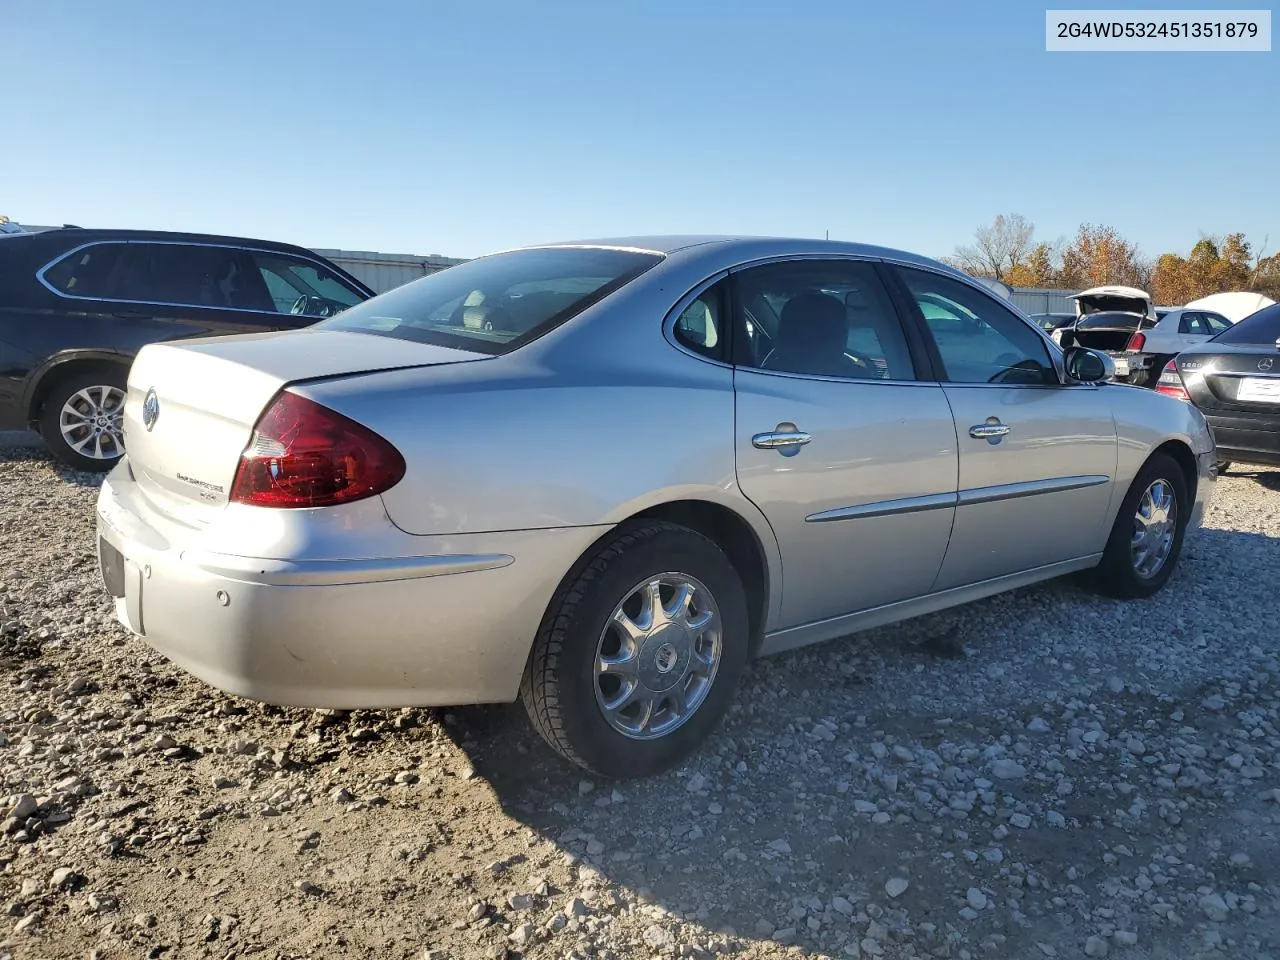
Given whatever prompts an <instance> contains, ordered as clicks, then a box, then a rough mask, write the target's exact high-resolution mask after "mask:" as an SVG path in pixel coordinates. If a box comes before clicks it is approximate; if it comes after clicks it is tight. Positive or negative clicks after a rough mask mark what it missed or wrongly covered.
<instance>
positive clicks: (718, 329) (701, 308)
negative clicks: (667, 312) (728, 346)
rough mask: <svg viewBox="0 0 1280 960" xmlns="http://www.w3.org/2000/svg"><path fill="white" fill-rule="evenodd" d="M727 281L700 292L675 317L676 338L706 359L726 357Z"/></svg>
mask: <svg viewBox="0 0 1280 960" xmlns="http://www.w3.org/2000/svg"><path fill="white" fill-rule="evenodd" d="M726 289H727V285H726V283H725V281H721V282H720V283H716V284H713V285H712V286H710V287H708V288H707V289H706V290H704V291H703V292H702V293H700V294H699V295H698V296H697V298H696V299H694V301H693V302H692V303H690V304H689V305H688V306H687V307H685V308H684V310H682V311H681V313H680V316H679V317H678V318H676V324H675V336H676V339H677V340H678V341H680V343H682V344H684V346H686V347H688V348H689V349H690V350H693V351H695V352H696V353H700V354H702V355H703V356H704V357H711V358H712V359H713V360H723V359H724V357H725V326H726V325H725V306H724V301H725V290H726Z"/></svg>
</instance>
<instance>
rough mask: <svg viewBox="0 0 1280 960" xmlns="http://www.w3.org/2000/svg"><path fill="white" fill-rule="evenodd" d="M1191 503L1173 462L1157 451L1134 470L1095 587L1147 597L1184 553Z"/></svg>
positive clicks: (1119, 594) (1129, 596) (1124, 595)
mask: <svg viewBox="0 0 1280 960" xmlns="http://www.w3.org/2000/svg"><path fill="white" fill-rule="evenodd" d="M1190 509H1191V504H1190V502H1189V497H1188V495H1187V482H1186V478H1185V477H1184V475H1183V473H1182V469H1181V468H1180V467H1179V466H1178V464H1177V462H1176V461H1175V460H1174V459H1173V458H1172V457H1169V456H1166V455H1165V454H1163V453H1157V454H1156V455H1154V456H1153V457H1152V458H1151V459H1150V460H1148V461H1147V462H1146V464H1145V465H1144V466H1143V468H1142V469H1141V470H1140V471H1138V476H1137V478H1136V479H1135V480H1134V481H1133V485H1132V486H1131V487H1130V488H1129V492H1128V493H1127V494H1126V495H1125V498H1124V502H1123V503H1122V504H1121V505H1120V512H1119V513H1118V514H1117V515H1116V522H1115V525H1114V526H1113V527H1112V529H1111V537H1110V538H1109V539H1108V541H1107V546H1106V550H1105V551H1104V552H1103V555H1102V562H1101V563H1100V564H1098V567H1097V568H1096V569H1095V570H1094V582H1095V583H1096V585H1097V587H1098V589H1099V590H1101V591H1102V592H1103V593H1106V594H1108V595H1109V596H1113V597H1120V598H1123V599H1132V598H1137V597H1149V596H1151V595H1152V594H1154V593H1156V592H1157V591H1158V590H1159V589H1160V588H1161V587H1163V586H1164V585H1165V583H1166V582H1168V580H1169V577H1171V576H1172V575H1173V571H1174V568H1175V567H1177V565H1178V558H1179V556H1180V555H1181V553H1182V537H1183V533H1184V532H1185V531H1186V527H1187V519H1188V515H1189V513H1190Z"/></svg>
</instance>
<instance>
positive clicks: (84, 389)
mask: <svg viewBox="0 0 1280 960" xmlns="http://www.w3.org/2000/svg"><path fill="white" fill-rule="evenodd" d="M127 379H128V373H127V371H125V370H124V369H123V368H113V367H96V368H94V369H92V370H85V371H83V372H80V373H71V374H68V375H67V376H65V377H63V378H62V379H60V380H58V381H57V382H56V383H55V384H54V385H53V386H52V387H51V388H50V389H49V391H48V393H46V394H45V398H44V404H43V406H42V407H41V409H40V435H41V436H42V437H43V438H44V442H45V444H46V446H48V448H49V451H50V452H51V453H52V454H53V455H54V456H55V457H57V458H58V459H59V460H61V461H62V462H63V463H65V464H67V465H68V466H70V467H74V468H75V469H77V470H90V471H97V472H102V471H105V470H110V469H111V468H112V467H113V466H115V464H116V462H117V461H118V460H119V459H120V457H121V456H123V455H124V429H123V419H124V398H125V383H126V381H127Z"/></svg>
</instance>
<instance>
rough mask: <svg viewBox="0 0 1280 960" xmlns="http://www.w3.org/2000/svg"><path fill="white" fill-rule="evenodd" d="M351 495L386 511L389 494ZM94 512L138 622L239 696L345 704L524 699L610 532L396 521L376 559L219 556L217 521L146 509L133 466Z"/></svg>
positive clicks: (172, 654)
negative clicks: (185, 522)
mask: <svg viewBox="0 0 1280 960" xmlns="http://www.w3.org/2000/svg"><path fill="white" fill-rule="evenodd" d="M347 506H348V507H352V508H356V507H359V510H358V511H357V510H352V516H353V517H356V516H357V515H358V516H359V518H360V519H361V520H367V519H369V518H376V516H377V515H378V514H381V516H382V518H383V520H385V511H383V510H382V507H381V504H380V503H379V502H377V501H376V500H375V501H366V502H364V506H360V505H359V504H350V505H347ZM325 509H334V510H341V509H344V508H325ZM280 513H290V514H294V516H290V517H288V518H283V519H282V518H280V516H279V514H280ZM307 513H312V514H313V515H314V514H315V513H316V512H315V511H279V512H276V513H275V514H274V515H273V516H271V517H267V516H266V515H265V514H264V517H263V521H264V522H272V523H289V524H299V523H306V522H307V518H306V517H305V516H302V515H304V514H307ZM97 525H98V535H99V547H100V549H99V560H100V568H101V572H102V575H103V579H104V582H105V583H106V584H107V586H108V589H109V590H110V591H111V592H112V594H113V596H114V597H115V603H116V615H117V617H118V619H119V620H120V621H121V623H123V624H124V625H125V626H126V627H128V628H129V629H130V630H131V631H132V632H133V633H135V634H137V635H138V636H140V637H142V638H143V639H144V640H145V641H146V642H147V643H148V644H150V645H151V646H152V647H154V648H155V649H156V650H158V651H159V652H160V653H162V654H163V655H164V656H166V657H167V658H169V659H170V660H172V661H173V662H174V663H176V664H177V665H178V666H180V667H182V668H183V669H185V670H187V671H188V672H190V673H192V674H194V675H195V676H196V677H199V678H200V679H202V680H204V681H206V682H207V683H210V684H212V685H213V686H215V687H218V688H219V689H222V690H224V691H226V692H228V693H233V694H236V695H239V696H243V697H248V698H250V699H254V700H261V701H265V702H268V703H274V704H280V705H287V706H303V707H329V708H342V709H354V708H362V707H365V708H386V707H401V706H445V705H452V704H464V703H486V702H501V701H510V700H513V699H515V697H516V695H517V692H518V689H519V683H520V676H521V673H522V672H523V670H524V665H525V660H526V658H527V656H528V652H529V648H530V645H531V643H532V641H533V636H534V633H535V632H536V631H537V629H538V625H539V623H540V621H541V619H542V616H543V613H544V612H545V610H546V608H547V605H548V603H549V602H550V599H551V595H552V593H553V592H554V590H555V588H556V586H557V585H558V583H559V581H560V579H561V577H562V576H563V574H564V573H565V571H567V570H568V569H569V567H570V566H571V565H572V564H573V562H574V561H575V560H576V559H577V558H578V556H579V555H580V554H581V553H582V552H583V551H584V550H585V549H586V548H587V547H588V546H589V545H590V543H591V542H592V541H593V540H595V539H596V538H597V537H598V536H599V535H600V533H601V530H600V529H599V528H594V527H588V528H567V529H557V530H537V531H517V532H508V533H494V534H470V535H457V536H433V537H420V536H419V537H415V536H411V535H408V534H404V533H403V532H401V531H399V530H397V529H396V528H395V527H394V525H392V524H391V523H390V521H389V520H388V521H385V528H383V529H380V530H379V531H378V532H377V535H378V536H379V537H381V538H382V539H383V542H384V549H382V550H380V551H377V552H375V553H372V554H366V558H365V559H346V558H342V557H341V556H340V555H339V556H338V557H311V556H308V557H301V558H298V559H280V558H276V559H261V558H254V557H245V556H237V555H234V554H229V553H225V552H218V553H213V552H209V551H207V550H204V549H202V546H203V545H204V544H205V543H207V542H208V541H209V540H210V539H211V538H210V537H209V535H208V534H207V532H206V531H197V530H191V529H188V528H179V527H177V526H176V525H175V524H173V523H172V522H170V521H168V520H167V518H165V517H163V516H160V515H158V514H156V513H155V512H154V511H153V510H151V509H150V508H149V507H148V505H147V501H146V500H145V498H144V497H143V496H142V495H141V494H140V493H139V491H138V489H137V484H136V483H135V482H134V481H133V480H132V477H131V475H130V474H129V472H128V467H127V463H126V464H125V465H124V466H122V467H117V469H116V470H115V471H114V472H113V473H112V474H111V475H110V477H108V478H107V480H106V481H105V482H104V484H103V486H102V491H101V493H100V495H99V500H98V518H97ZM293 538H296V531H295V533H294V534H293V537H291V538H290V539H293ZM282 539H285V538H282ZM369 543H370V541H369V537H368V535H367V531H366V535H365V536H363V537H362V538H361V544H362V547H363V549H364V550H365V551H367V550H368V547H369Z"/></svg>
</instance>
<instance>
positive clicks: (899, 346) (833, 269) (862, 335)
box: [734, 260, 915, 380]
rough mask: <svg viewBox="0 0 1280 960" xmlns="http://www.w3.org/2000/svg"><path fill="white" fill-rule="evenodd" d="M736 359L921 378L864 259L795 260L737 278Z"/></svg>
mask: <svg viewBox="0 0 1280 960" xmlns="http://www.w3.org/2000/svg"><path fill="white" fill-rule="evenodd" d="M735 283H736V284H737V294H738V295H737V298H736V307H735V316H734V343H735V349H734V353H735V358H734V359H735V362H737V363H738V364H740V365H742V366H748V367H755V368H757V369H760V370H770V371H775V372H777V373H799V374H807V375H810V376H822V377H840V378H843V379H852V380H914V379H915V367H914V365H913V363H912V360H911V352H910V350H909V348H908V347H907V338H906V335H905V333H904V332H903V329H902V324H901V323H900V321H899V320H898V316H897V314H896V313H895V312H894V309H893V304H892V302H891V301H890V299H889V296H888V294H887V292H886V291H885V289H884V286H883V284H881V282H880V279H879V277H878V276H877V275H876V270H875V267H874V266H873V265H872V264H870V263H867V262H864V261H858V260H792V261H786V262H783V263H773V264H768V265H766V266H761V267H753V268H751V269H748V270H744V271H742V272H741V273H739V274H736V275H735Z"/></svg>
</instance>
